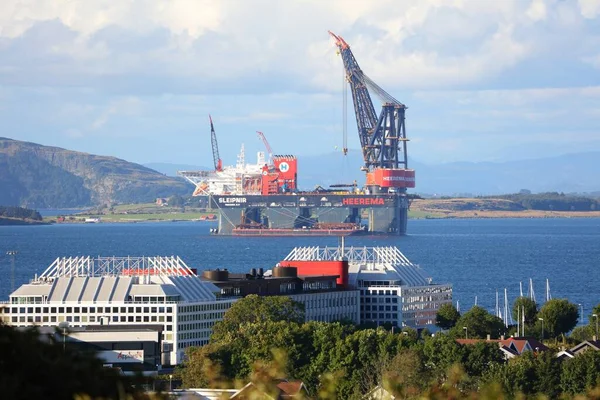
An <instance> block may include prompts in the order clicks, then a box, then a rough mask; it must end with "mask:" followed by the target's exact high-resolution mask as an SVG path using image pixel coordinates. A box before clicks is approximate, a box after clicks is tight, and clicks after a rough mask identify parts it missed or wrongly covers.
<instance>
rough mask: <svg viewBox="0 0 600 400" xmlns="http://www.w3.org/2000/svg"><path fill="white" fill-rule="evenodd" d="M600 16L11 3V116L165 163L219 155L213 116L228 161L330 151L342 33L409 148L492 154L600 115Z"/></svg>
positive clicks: (10, 124)
mask: <svg viewBox="0 0 600 400" xmlns="http://www.w3.org/2000/svg"><path fill="white" fill-rule="evenodd" d="M599 17H600V6H599V1H594V0H578V2H566V1H560V0H503V1H481V0H423V1H418V2H414V1H408V0H407V1H400V0H379V1H376V2H372V1H367V0H364V1H362V0H329V1H321V0H303V1H277V0H253V1H239V0H128V1H112V0H54V1H44V0H4V1H3V5H2V7H0V118H3V121H5V125H6V126H7V129H13V130H14V131H15V132H20V133H21V134H22V135H24V136H27V135H30V136H28V138H29V139H31V140H34V139H35V138H34V137H33V135H32V134H30V132H36V131H38V130H43V131H44V132H47V133H46V135H56V136H57V137H60V138H65V139H64V140H73V141H75V140H74V139H77V142H78V143H81V144H82V145H84V143H85V144H86V146H89V147H88V148H86V149H84V150H86V151H95V148H99V149H104V152H105V153H107V154H110V152H111V150H112V149H111V148H109V143H108V142H107V141H104V142H103V141H102V140H101V139H100V138H102V137H105V136H106V135H112V136H118V135H125V136H127V135H129V137H130V138H133V137H136V138H137V137H139V136H142V135H143V136H145V137H147V138H148V140H147V143H157V144H158V146H157V148H159V150H156V151H157V152H156V153H155V154H157V155H158V156H161V157H162V155H163V154H166V153H167V149H168V150H169V151H171V152H172V153H173V154H177V153H178V152H179V154H185V152H186V151H192V150H191V147H192V146H186V145H185V144H184V143H185V141H186V140H187V141H199V142H198V146H197V147H198V148H201V149H202V150H201V151H209V150H206V149H207V148H206V146H204V145H203V143H204V141H201V140H205V139H206V138H205V137H204V136H201V137H200V136H198V131H199V130H200V129H201V128H200V127H205V125H206V114H208V113H209V112H210V113H213V116H216V118H218V121H219V131H220V132H222V133H220V134H221V136H220V137H223V138H224V139H223V140H221V141H220V143H221V142H224V143H223V150H222V151H223V152H224V153H225V155H227V151H228V148H233V149H234V150H232V152H235V151H237V148H238V144H239V143H238V142H239V141H240V140H243V139H244V138H246V137H247V136H248V135H249V134H250V135H253V132H254V131H255V130H262V129H264V130H265V133H267V134H268V137H269V141H270V142H271V144H272V145H273V147H274V148H275V147H278V148H281V149H282V151H283V150H284V149H286V148H288V147H289V146H290V143H291V142H290V138H302V142H301V143H298V152H299V153H300V154H303V153H304V154H306V153H315V152H316V153H318V152H319V146H317V145H315V144H320V145H322V146H324V148H333V146H334V145H338V144H339V143H338V139H339V138H338V136H339V137H341V129H342V122H341V115H342V110H341V95H340V92H341V90H342V86H343V85H344V83H343V70H342V61H341V59H340V57H339V56H338V55H337V54H336V48H335V45H334V43H333V41H332V40H331V38H330V37H329V36H328V35H327V30H332V31H334V32H336V33H337V34H340V35H342V36H343V37H344V38H345V39H346V40H347V41H348V43H349V44H350V45H351V48H352V50H353V52H354V54H355V56H356V58H357V60H358V62H359V64H360V65H361V67H362V69H363V70H364V71H365V72H366V73H367V74H368V75H369V76H370V77H371V78H372V79H373V80H375V81H376V82H377V83H378V84H380V86H382V87H383V88H384V89H386V90H387V91H389V92H390V93H391V94H392V95H393V96H394V97H396V98H398V99H399V100H401V101H403V102H405V103H406V104H407V105H408V106H409V112H408V127H409V136H411V137H412V138H413V139H417V140H415V141H414V142H412V144H413V145H414V146H413V147H411V151H412V152H413V153H411V154H417V155H419V156H423V157H428V156H430V155H431V156H433V155H435V154H436V152H438V153H444V154H446V155H448V154H451V155H452V156H455V157H462V156H465V155H467V154H469V151H471V154H474V155H476V156H479V154H480V151H479V150H477V149H476V145H475V144H474V143H478V144H481V143H483V142H482V141H483V140H484V139H483V137H485V138H486V139H485V140H487V138H496V139H495V140H500V139H501V138H503V137H506V132H507V131H508V130H510V131H511V132H517V131H519V133H514V136H515V137H516V138H513V139H511V140H515V141H517V138H519V137H520V138H521V140H525V137H526V136H527V135H540V136H543V132H552V134H557V135H558V134H559V133H560V132H563V133H564V134H565V135H567V134H568V133H569V132H573V129H575V128H576V129H575V130H577V129H579V130H584V129H585V124H586V123H587V124H588V125H590V124H593V123H594V122H593V121H591V119H593V118H597V110H598V109H600V105H599V104H598V96H597V95H596V93H597V92H598V87H599V85H600V81H598V79H597V70H595V69H594V68H595V67H598V66H599V65H600V62H599V61H598V60H599V59H598V50H597V49H598V48H599V46H600V25H598V24H597V19H598V18H599ZM565 32H568V34H565ZM374 100H375V101H377V100H376V99H374ZM351 107H352V105H351V104H350V110H349V115H350V118H349V121H348V127H349V134H350V137H351V143H352V140H355V143H354V146H356V145H357V144H356V141H357V139H356V137H354V139H352V137H353V133H352V132H353V131H354V129H355V128H354V126H353V124H354V121H353V119H352V110H351ZM17 116H18V118H17ZM559 119H560V120H561V121H560V122H561V123H560V124H556V123H557V121H558V120H559ZM24 120H26V122H24ZM548 121H552V123H553V124H554V126H550V123H549V122H548ZM34 122H36V123H38V125H35V123H34ZM40 124H43V129H41V128H40ZM566 124H569V125H571V127H573V129H571V130H570V131H569V132H567V130H566V128H564V129H562V130H561V129H558V130H557V126H559V127H560V126H564V125H566ZM441 127H443V129H442V128H441ZM477 134H481V135H482V138H479V139H478V141H474V140H473V137H474V135H477ZM586 135H587V134H586ZM586 135H583V134H582V137H588V136H586ZM449 136H451V138H450V137H449ZM165 137H177V138H179V139H181V140H180V141H172V142H169V143H166V139H164V140H163V138H165ZM531 137H533V136H531ZM536 137H537V136H536ZM200 138H201V139H200ZM467 138H468V139H467ZM441 139H444V140H441ZM226 141H230V142H232V144H231V146H229V144H226ZM255 142H256V141H255ZM144 143H146V141H144ZM144 143H140V142H139V141H134V140H133V139H132V142H131V146H132V147H131V148H130V149H129V150H128V147H127V143H126V142H123V143H122V146H120V147H119V151H123V152H125V153H126V152H127V151H129V152H131V154H137V153H138V152H139V148H140V147H143V146H145V144H144ZM182 143H183V144H182ZM194 143H195V142H194ZM515 143H516V142H515ZM58 144H60V143H58ZM69 144H71V143H70V142H68V141H67V142H66V144H63V145H64V146H65V147H69ZM177 146H180V147H177ZM303 146H304V147H303ZM487 146H489V147H490V148H492V147H494V146H492V145H490V144H489V143H488V144H487ZM149 147H150V145H149V144H148V145H147V146H146V147H145V148H144V154H146V155H147V156H148V157H150V158H149V159H147V160H145V161H153V160H152V157H151V154H153V153H152V151H153V150H152V149H150V148H149ZM351 147H352V144H351ZM469 149H471V150H469ZM195 151H200V150H195ZM125 153H123V154H121V156H125V157H126V154H125ZM156 159H158V157H157V158H156ZM163 160H164V159H163ZM190 162H192V160H190Z"/></svg>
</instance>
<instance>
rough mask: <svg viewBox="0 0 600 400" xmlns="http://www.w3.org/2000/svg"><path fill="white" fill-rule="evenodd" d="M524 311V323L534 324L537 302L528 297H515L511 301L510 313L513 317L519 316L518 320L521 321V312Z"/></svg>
mask: <svg viewBox="0 0 600 400" xmlns="http://www.w3.org/2000/svg"><path fill="white" fill-rule="evenodd" d="M523 311H524V313H525V324H534V323H535V322H536V321H537V314H538V309H537V304H535V301H533V300H532V299H530V298H529V297H524V296H521V297H517V298H516V300H515V302H514V303H513V308H512V315H513V317H514V318H517V316H518V317H519V321H522V318H521V313H522V312H523Z"/></svg>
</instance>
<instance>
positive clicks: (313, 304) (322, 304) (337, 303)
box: [292, 297, 356, 309]
mask: <svg viewBox="0 0 600 400" xmlns="http://www.w3.org/2000/svg"><path fill="white" fill-rule="evenodd" d="M292 298H294V297H292ZM298 301H300V302H302V303H304V306H305V307H306V309H313V308H330V307H344V306H354V305H356V297H342V298H340V297H336V298H333V299H310V300H301V299H299V300H298Z"/></svg>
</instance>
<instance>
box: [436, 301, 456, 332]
mask: <svg viewBox="0 0 600 400" xmlns="http://www.w3.org/2000/svg"><path fill="white" fill-rule="evenodd" d="M459 318H460V313H459V312H458V311H457V310H456V308H454V306H453V305H452V304H451V303H445V304H442V305H441V307H440V308H439V309H438V312H437V315H436V316H435V324H436V326H438V327H439V328H441V329H450V328H453V327H454V325H456V322H457V321H458V319H459Z"/></svg>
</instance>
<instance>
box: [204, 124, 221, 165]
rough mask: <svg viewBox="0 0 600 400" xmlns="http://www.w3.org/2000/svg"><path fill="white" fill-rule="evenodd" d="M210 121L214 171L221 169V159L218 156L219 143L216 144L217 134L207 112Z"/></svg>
mask: <svg viewBox="0 0 600 400" xmlns="http://www.w3.org/2000/svg"><path fill="white" fill-rule="evenodd" d="M208 119H209V121H210V144H211V145H212V153H213V162H214V164H215V171H223V161H221V157H219V145H218V144H217V134H216V133H215V127H214V125H213V121H212V117H211V116H210V114H208Z"/></svg>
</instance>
